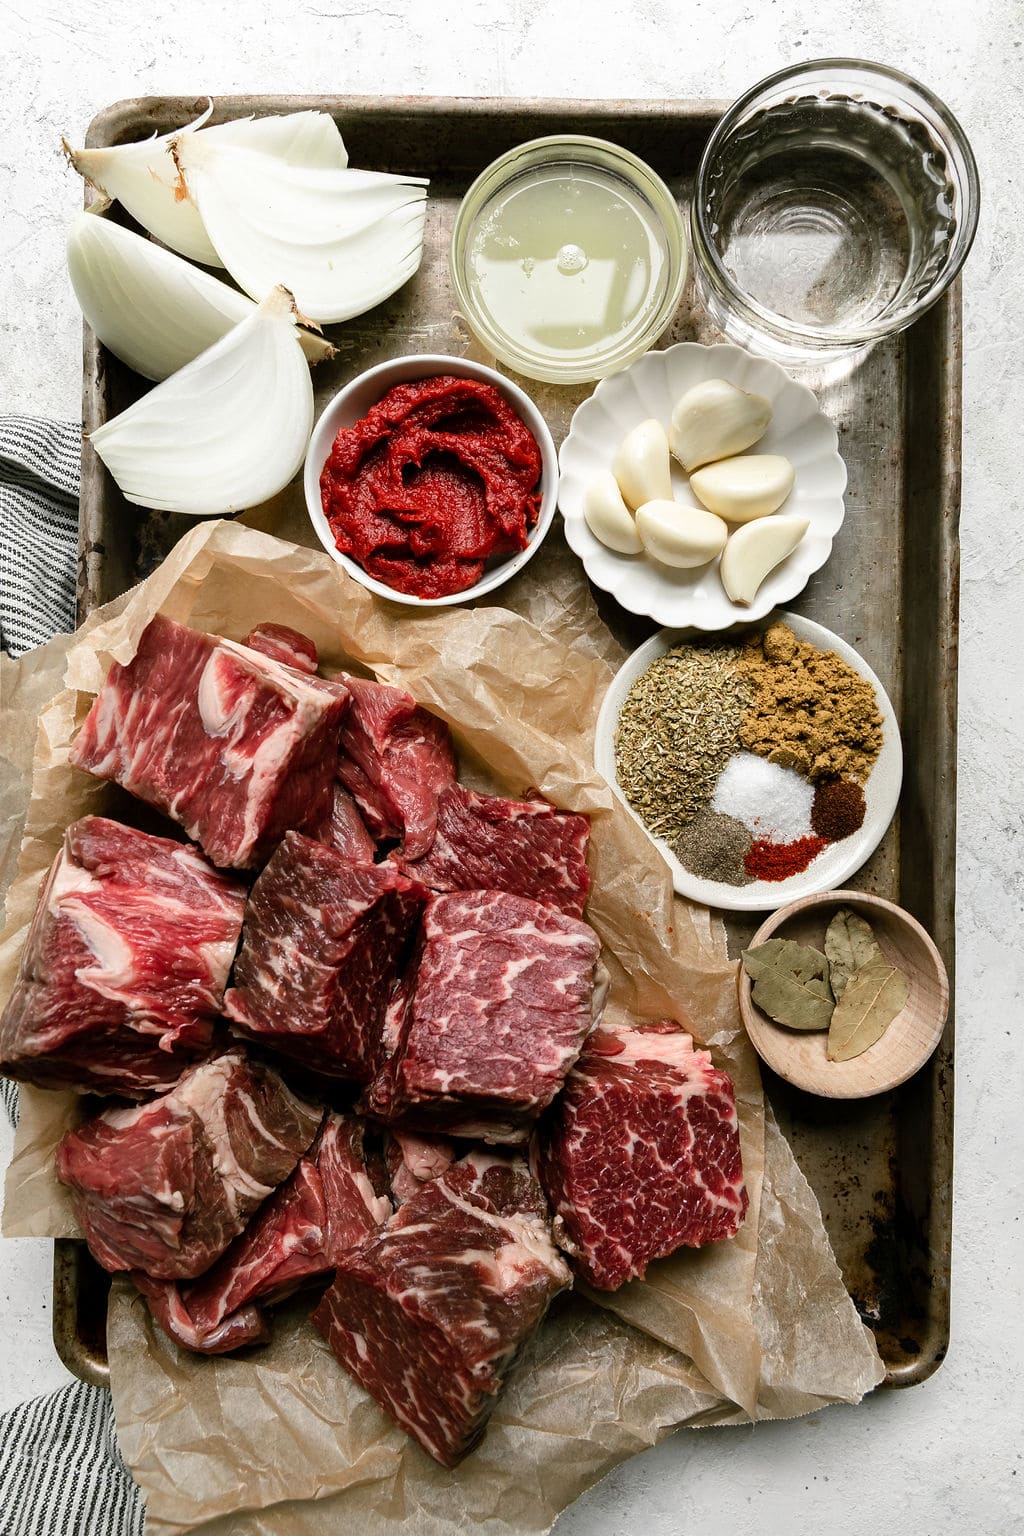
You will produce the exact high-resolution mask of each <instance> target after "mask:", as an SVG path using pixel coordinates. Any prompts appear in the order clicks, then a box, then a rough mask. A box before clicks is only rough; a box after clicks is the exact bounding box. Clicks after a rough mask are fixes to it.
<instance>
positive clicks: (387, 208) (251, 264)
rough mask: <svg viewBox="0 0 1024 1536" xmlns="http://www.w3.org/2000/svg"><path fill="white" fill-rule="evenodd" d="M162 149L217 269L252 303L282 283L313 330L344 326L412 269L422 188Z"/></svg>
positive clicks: (205, 151)
mask: <svg viewBox="0 0 1024 1536" xmlns="http://www.w3.org/2000/svg"><path fill="white" fill-rule="evenodd" d="M172 148H173V153H174V157H175V160H176V161H177V163H178V166H179V168H180V169H181V171H182V173H183V175H184V177H185V181H186V184H187V186H188V189H189V194H190V196H191V197H192V198H193V200H194V201H195V203H196V205H197V207H198V208H199V211H200V214H201V215H202V219H203V223H204V225H205V227H206V231H207V233H208V235H209V237H210V239H211V240H212V242H213V244H214V246H215V247H216V250H217V254H218V256H219V257H220V259H221V262H222V263H223V265H224V266H225V267H227V269H228V271H229V272H230V273H231V276H232V277H233V278H234V279H235V282H236V283H237V284H238V285H239V287H240V288H243V289H244V290H245V292H246V293H248V294H251V295H252V297H253V298H254V299H261V298H263V297H264V295H265V294H267V293H269V292H270V290H271V288H273V287H274V286H275V284H277V283H283V284H284V286H285V287H286V288H287V289H288V290H289V291H290V292H291V293H293V294H294V295H295V302H296V304H297V305H298V307H299V309H300V310H301V311H302V313H303V314H304V315H306V316H308V317H309V318H310V319H311V320H315V321H316V322H317V323H318V324H325V323H327V324H329V323H332V322H334V321H338V320H348V319H350V318H351V317H352V316H353V315H360V314H362V313H363V312H364V311H365V310H367V309H371V308H372V307H373V305H375V304H379V303H381V302H382V301H383V300H384V299H386V298H388V297H389V296H390V295H391V294H392V293H394V292H395V291H396V289H398V288H400V287H401V286H402V284H403V283H404V282H406V281H408V279H409V278H410V277H411V276H412V275H413V273H414V272H415V271H416V269H417V267H418V266H419V264H420V257H421V255H422V253H423V226H424V218H425V212H426V183H425V181H423V179H422V178H418V177H405V176H390V175H385V174H383V173H381V172H377V171H354V170H351V169H349V170H344V171H341V170H324V169H319V168H315V169H308V168H306V167H299V166H290V165H286V164H285V163H284V162H283V161H280V160H275V159H272V158H271V157H270V156H269V155H263V154H259V153H256V152H254V151H252V150H250V149H243V148H240V147H239V146H238V145H236V144H225V143H223V142H218V141H217V140H215V139H213V138H211V137H209V136H206V137H204V136H203V135H200V134H195V133H192V134H183V135H182V136H181V137H180V138H179V139H177V140H176V141H175V143H174V145H173V146H172Z"/></svg>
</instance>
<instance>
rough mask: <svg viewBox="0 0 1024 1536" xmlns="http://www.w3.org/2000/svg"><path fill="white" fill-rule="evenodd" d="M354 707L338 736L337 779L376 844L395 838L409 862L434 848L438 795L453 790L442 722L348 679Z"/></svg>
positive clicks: (387, 691) (388, 692) (377, 686)
mask: <svg viewBox="0 0 1024 1536" xmlns="http://www.w3.org/2000/svg"><path fill="white" fill-rule="evenodd" d="M340 680H341V681H342V682H343V683H344V684H345V686H346V687H347V689H348V690H349V692H350V694H351V695H352V703H351V706H350V708H349V710H348V713H347V714H346V716H345V719H344V722H343V724H342V729H341V738H340V743H339V755H338V778H339V779H340V780H341V782H342V784H344V786H345V788H346V789H347V790H348V791H349V792H350V793H351V794H352V795H353V797H354V798H355V801H356V804H357V805H358V806H359V809H360V811H361V812H362V813H363V816H364V817H365V819H366V822H367V825H368V826H369V828H370V831H371V832H372V833H373V835H374V837H376V838H397V839H399V840H400V841H401V844H402V852H403V854H404V855H405V857H406V858H410V859H419V858H422V856H423V855H424V854H425V853H426V852H427V850H428V849H429V848H430V845H431V843H432V842H433V840H434V829H435V827H436V824H437V801H438V796H439V795H440V794H441V791H442V790H443V789H444V788H445V787H446V786H447V785H449V784H454V782H455V753H454V751H453V749H452V742H451V735H450V733H449V730H448V727H447V726H446V725H445V723H444V721H443V720H439V719H438V718H437V716H436V715H432V714H430V713H429V711H428V710H425V709H422V708H421V707H420V706H419V705H418V704H417V703H416V700H415V699H413V698H412V697H411V696H410V695H409V694H408V693H403V692H402V690H401V689H400V688H391V687H389V686H388V684H386V683H375V682H369V681H367V680H366V679H365V678H362V677H350V676H348V674H347V673H343V674H342V676H341V679H340Z"/></svg>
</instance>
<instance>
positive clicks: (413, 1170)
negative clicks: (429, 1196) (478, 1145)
mask: <svg viewBox="0 0 1024 1536" xmlns="http://www.w3.org/2000/svg"><path fill="white" fill-rule="evenodd" d="M458 1155H459V1154H458V1150H457V1148H456V1145H455V1143H454V1142H453V1141H449V1140H448V1138H447V1136H417V1135H416V1134H415V1133H414V1132H413V1131H387V1132H385V1135H384V1162H385V1165H386V1167H387V1172H388V1183H389V1185H390V1188H391V1194H392V1197H393V1199H394V1201H395V1204H396V1205H404V1204H405V1202H406V1200H411V1199H412V1197H413V1195H418V1194H419V1192H420V1190H421V1189H422V1188H423V1186H424V1184H431V1183H433V1181H434V1179H439V1178H440V1177H441V1175H442V1173H444V1172H445V1171H446V1169H448V1168H450V1167H451V1165H452V1163H454V1161H455V1159H456V1158H457V1157H458Z"/></svg>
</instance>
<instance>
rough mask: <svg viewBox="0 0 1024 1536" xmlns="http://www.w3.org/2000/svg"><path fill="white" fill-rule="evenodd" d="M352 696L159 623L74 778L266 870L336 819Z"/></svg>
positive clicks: (78, 759)
mask: <svg viewBox="0 0 1024 1536" xmlns="http://www.w3.org/2000/svg"><path fill="white" fill-rule="evenodd" d="M347 704H348V693H347V690H346V689H345V688H344V686H343V685H341V684H337V683H325V682H321V681H320V680H319V679H317V678H312V677H306V676H303V675H302V674H301V673H299V672H296V671H295V669H294V667H290V666H289V667H283V666H281V664H280V662H278V661H273V660H271V658H270V657H269V656H265V655H261V654H260V652H259V651H254V650H250V649H249V648H248V647H247V646H244V645H236V644H235V643H234V642H233V641H231V640H221V639H219V638H218V637H217V636H216V635H206V634H200V633H199V632H198V631H197V630H194V629H186V628H185V627H184V626H183V625H181V624H175V623H174V622H173V620H171V619H165V618H163V617H162V615H160V614H158V615H157V617H156V618H155V619H153V620H152V621H151V622H150V624H149V625H147V627H146V629H145V630H144V631H143V634H142V638H141V639H140V641H139V648H138V650H137V651H136V653H135V656H134V657H133V659H132V660H131V661H130V662H129V663H128V665H127V666H126V667H123V666H121V665H120V664H119V663H117V662H115V663H114V665H113V666H112V667H111V669H110V672H109V674H108V676H107V680H106V682H105V683H104V684H103V687H102V688H101V689H100V692H99V694H98V695H97V698H96V701H95V703H94V704H93V706H92V709H91V710H90V711H89V715H88V718H87V719H86V722H85V724H84V725H83V727H82V729H81V731H80V733H79V735H78V738H77V740H76V741H75V742H74V745H73V746H72V748H71V762H72V763H73V764H74V765H75V767H76V768H84V769H85V770H86V772H88V773H92V774H95V775H96V777H97V778H100V779H114V780H115V781H116V782H117V783H118V784H120V785H122V786H123V788H125V789H127V790H130V791H131V793H132V794H133V795H138V796H139V798H140V799H141V800H148V801H150V803H151V804H153V805H155V806H158V807H159V809H160V810H161V811H163V812H165V813H166V814H167V815H168V816H171V817H173V818H174V820H175V821H177V822H180V823H181V825H182V826H183V827H184V828H185V830H186V832H187V833H188V835H189V837H192V838H194V839H195V840H196V842H198V843H200V844H202V847H203V849H204V850H205V852H206V853H207V854H208V856H209V857H210V858H211V859H212V860H213V862H214V863H215V864H221V865H225V866H227V867H230V868H237V869H250V868H256V867H258V866H259V865H260V864H262V863H263V862H264V861H265V860H266V859H267V857H268V856H269V855H270V853H271V852H272V850H273V848H274V845H275V843H277V842H278V840H279V839H280V838H281V836H282V835H283V834H284V833H285V832H286V831H287V830H288V828H289V827H299V828H305V827H317V826H319V825H320V824H321V823H322V822H323V820H324V818H325V816H326V815H327V814H328V811H329V808H330V803H331V792H332V785H333V779H334V755H335V750H336V747H337V741H338V731H339V728H340V724H341V717H342V715H343V713H344V711H345V709H346V708H347Z"/></svg>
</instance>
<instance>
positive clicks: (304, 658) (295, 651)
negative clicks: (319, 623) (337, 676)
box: [242, 624, 320, 677]
mask: <svg viewBox="0 0 1024 1536" xmlns="http://www.w3.org/2000/svg"><path fill="white" fill-rule="evenodd" d="M242 644H243V645H247V646H248V647H249V649H250V650H251V651H261V652H262V653H263V655H264V656H269V657H270V658H271V660H272V661H279V662H280V663H281V665H282V666H284V667H294V668H295V670H296V671H297V672H305V673H306V675H307V677H315V676H316V671H317V668H318V667H319V665H320V655H319V652H318V651H317V648H316V646H315V645H314V644H313V642H312V640H310V638H309V636H308V635H301V634H300V633H299V631H298V630H297V629H290V628H289V627H288V625H287V624H257V626H256V628H255V629H251V630H250V631H249V633H248V634H247V635H246V637H245V639H244V640H243V641H242Z"/></svg>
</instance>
